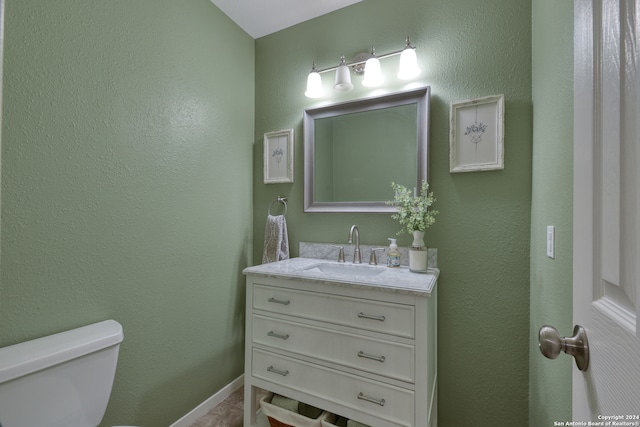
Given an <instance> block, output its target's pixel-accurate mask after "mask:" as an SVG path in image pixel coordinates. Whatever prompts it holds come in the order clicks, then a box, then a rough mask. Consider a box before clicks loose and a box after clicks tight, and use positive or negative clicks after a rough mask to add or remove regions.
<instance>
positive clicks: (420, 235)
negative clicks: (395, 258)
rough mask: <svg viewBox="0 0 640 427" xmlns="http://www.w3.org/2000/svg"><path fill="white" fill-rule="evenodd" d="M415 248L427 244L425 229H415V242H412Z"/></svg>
mask: <svg viewBox="0 0 640 427" xmlns="http://www.w3.org/2000/svg"><path fill="white" fill-rule="evenodd" d="M411 246H413V247H414V248H423V247H425V246H426V245H425V244H424V231H418V230H414V232H413V243H412V244H411Z"/></svg>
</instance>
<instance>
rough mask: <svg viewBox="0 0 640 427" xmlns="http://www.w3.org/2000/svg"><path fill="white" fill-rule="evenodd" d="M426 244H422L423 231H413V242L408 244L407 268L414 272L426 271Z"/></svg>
mask: <svg viewBox="0 0 640 427" xmlns="http://www.w3.org/2000/svg"><path fill="white" fill-rule="evenodd" d="M427 258H428V257H427V246H426V245H425V244H424V231H414V232H413V243H412V244H411V246H409V270H410V271H412V272H414V273H424V272H426V271H427Z"/></svg>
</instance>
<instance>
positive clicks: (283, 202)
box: [267, 196, 287, 216]
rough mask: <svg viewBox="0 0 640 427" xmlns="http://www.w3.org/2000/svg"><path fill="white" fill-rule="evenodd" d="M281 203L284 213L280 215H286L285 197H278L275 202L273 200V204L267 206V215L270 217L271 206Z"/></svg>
mask: <svg viewBox="0 0 640 427" xmlns="http://www.w3.org/2000/svg"><path fill="white" fill-rule="evenodd" d="M278 202H280V203H282V204H283V205H284V213H283V214H282V215H283V216H286V215H287V198H286V197H280V196H278V198H277V199H276V200H274V201H273V202H271V204H269V208H268V209H267V213H268V214H269V215H271V206H273V204H274V203H278Z"/></svg>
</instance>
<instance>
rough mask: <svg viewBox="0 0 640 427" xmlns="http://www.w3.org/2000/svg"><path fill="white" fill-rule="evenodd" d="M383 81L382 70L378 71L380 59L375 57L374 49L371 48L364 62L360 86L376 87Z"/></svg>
mask: <svg viewBox="0 0 640 427" xmlns="http://www.w3.org/2000/svg"><path fill="white" fill-rule="evenodd" d="M383 82H384V79H383V78H382V71H380V60H379V59H378V58H376V50H375V49H374V48H373V47H372V48H371V58H369V59H367V62H366V63H365V64H364V79H362V86H366V87H376V86H380V85H381V84H382V83H383Z"/></svg>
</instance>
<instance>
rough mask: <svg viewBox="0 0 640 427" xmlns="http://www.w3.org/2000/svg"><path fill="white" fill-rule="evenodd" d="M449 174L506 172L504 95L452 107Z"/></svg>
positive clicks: (460, 102)
mask: <svg viewBox="0 0 640 427" xmlns="http://www.w3.org/2000/svg"><path fill="white" fill-rule="evenodd" d="M450 121H451V123H450V136H449V172H451V173H456V172H478V171H488V170H496V169H504V95H492V96H485V97H482V98H476V99H470V100H466V101H458V102H452V103H451V111H450Z"/></svg>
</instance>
